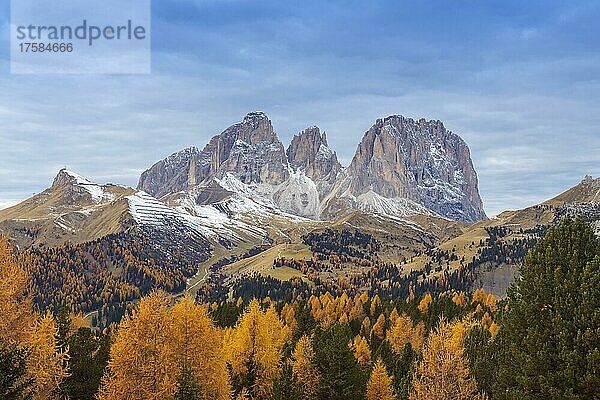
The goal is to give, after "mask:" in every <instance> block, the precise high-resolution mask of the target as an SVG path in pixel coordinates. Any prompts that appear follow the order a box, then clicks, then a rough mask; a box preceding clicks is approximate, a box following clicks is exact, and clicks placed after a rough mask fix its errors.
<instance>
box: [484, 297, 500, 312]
mask: <svg viewBox="0 0 600 400" xmlns="http://www.w3.org/2000/svg"><path fill="white" fill-rule="evenodd" d="M485 305H486V306H487V307H488V308H489V309H490V310H491V311H492V312H493V311H496V309H497V308H498V304H497V302H496V298H495V297H494V295H493V294H491V293H490V294H488V295H487V297H486V298H485Z"/></svg>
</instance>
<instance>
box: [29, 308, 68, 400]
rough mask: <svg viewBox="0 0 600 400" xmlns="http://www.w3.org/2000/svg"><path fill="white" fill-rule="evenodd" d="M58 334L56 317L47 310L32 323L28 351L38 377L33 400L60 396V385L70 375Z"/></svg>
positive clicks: (31, 365) (65, 353) (30, 362)
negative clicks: (58, 342)
mask: <svg viewBox="0 0 600 400" xmlns="http://www.w3.org/2000/svg"><path fill="white" fill-rule="evenodd" d="M57 335H58V328H57V327H56V324H55V322H54V317H53V316H52V314H50V313H47V314H46V315H45V316H44V317H41V318H40V319H39V321H37V322H36V323H35V324H34V325H33V326H32V328H31V330H30V332H29V334H28V336H27V339H26V340H25V346H26V347H27V349H28V351H29V357H28V358H27V369H28V370H29V371H30V373H31V375H33V376H34V378H35V389H34V396H33V398H34V399H39V400H47V399H58V398H59V396H58V387H59V386H60V383H61V382H62V380H63V379H64V378H65V377H66V376H67V375H68V370H67V361H68V359H69V356H68V354H67V352H66V351H64V352H63V351H61V350H60V349H59V346H58V344H57V343H56V337H57Z"/></svg>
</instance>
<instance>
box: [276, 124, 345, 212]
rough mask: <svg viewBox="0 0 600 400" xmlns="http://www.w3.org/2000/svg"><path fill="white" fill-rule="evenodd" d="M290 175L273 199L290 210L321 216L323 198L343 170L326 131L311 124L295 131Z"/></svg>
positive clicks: (288, 152) (290, 147) (290, 152)
mask: <svg viewBox="0 0 600 400" xmlns="http://www.w3.org/2000/svg"><path fill="white" fill-rule="evenodd" d="M287 159H288V163H289V167H290V171H291V175H290V178H289V179H288V180H287V181H286V182H284V183H283V184H282V185H281V186H280V187H279V188H278V189H277V190H276V191H275V192H274V194H273V200H274V201H275V203H276V204H277V205H278V206H279V207H280V208H281V209H282V210H283V211H286V212H288V213H290V214H294V215H299V216H302V217H308V218H320V216H321V215H320V214H321V202H322V200H323V198H324V197H326V196H327V195H328V194H329V193H330V192H331V190H332V188H333V186H334V185H335V183H336V181H337V178H338V176H339V174H340V172H341V170H342V166H341V165H340V163H339V162H338V159H337V156H336V154H335V152H334V151H332V150H331V149H330V148H329V146H328V144H327V136H326V135H325V132H323V133H321V131H320V130H319V128H317V127H316V126H315V127H310V128H307V129H305V130H304V131H302V132H300V133H299V134H297V135H295V136H294V138H293V139H292V142H291V144H290V146H289V147H288V149H287Z"/></svg>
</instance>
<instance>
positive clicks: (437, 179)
mask: <svg viewBox="0 0 600 400" xmlns="http://www.w3.org/2000/svg"><path fill="white" fill-rule="evenodd" d="M347 174H348V176H349V177H350V179H351V184H350V193H352V194H353V195H354V196H360V195H362V194H365V193H369V192H371V191H372V192H374V193H376V194H377V195H379V196H382V197H384V198H387V199H394V198H402V199H408V200H412V201H414V202H416V203H419V204H421V205H423V206H424V207H426V208H428V209H430V210H432V211H434V212H436V213H438V214H440V215H442V216H444V217H447V218H450V219H454V220H461V221H477V220H481V219H484V218H486V216H485V213H484V211H483V202H482V201H481V198H480V196H479V190H478V187H477V174H476V173H475V169H474V168H473V163H472V161H471V156H470V152H469V148H468V147H467V145H466V143H465V142H464V141H463V140H462V139H461V138H460V137H459V136H458V135H455V134H454V133H452V132H450V131H448V130H446V128H445V127H444V125H443V124H442V122H440V121H426V120H424V119H421V120H418V121H415V120H413V119H411V118H405V117H402V116H399V115H394V116H390V117H387V118H385V119H380V120H377V122H376V123H375V125H373V126H372V127H371V129H369V130H368V131H367V132H366V134H365V136H364V137H363V139H362V141H361V142H360V144H359V145H358V149H357V151H356V154H355V156H354V158H353V159H352V162H351V163H350V166H349V167H348V169H347Z"/></svg>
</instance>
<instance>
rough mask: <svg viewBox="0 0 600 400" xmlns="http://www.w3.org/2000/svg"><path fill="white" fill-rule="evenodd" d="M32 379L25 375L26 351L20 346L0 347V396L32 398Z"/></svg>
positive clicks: (10, 399) (16, 399)
mask: <svg viewBox="0 0 600 400" xmlns="http://www.w3.org/2000/svg"><path fill="white" fill-rule="evenodd" d="M33 384H34V380H33V379H32V378H28V377H27V352H26V351H25V350H24V349H22V348H7V347H5V348H1V349H0V398H1V399H4V400H26V399H31V398H32V394H33V393H32V391H31V390H32V387H33Z"/></svg>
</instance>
